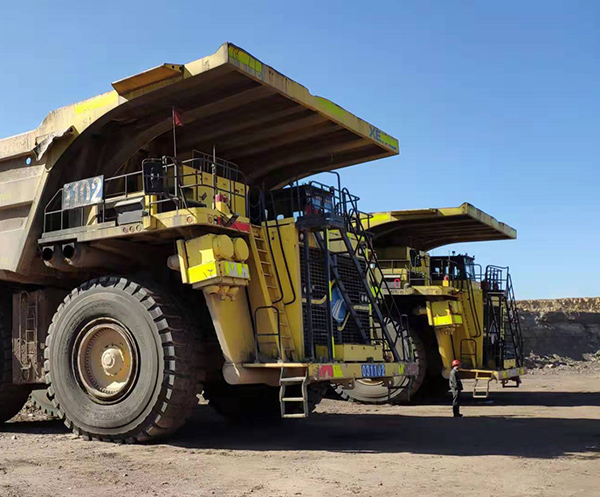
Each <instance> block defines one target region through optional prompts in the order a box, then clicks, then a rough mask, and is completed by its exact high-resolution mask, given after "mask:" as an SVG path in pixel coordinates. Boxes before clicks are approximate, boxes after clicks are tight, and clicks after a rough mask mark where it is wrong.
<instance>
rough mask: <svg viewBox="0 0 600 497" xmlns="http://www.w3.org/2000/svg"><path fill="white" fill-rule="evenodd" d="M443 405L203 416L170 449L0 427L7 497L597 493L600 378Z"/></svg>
mask: <svg viewBox="0 0 600 497" xmlns="http://www.w3.org/2000/svg"><path fill="white" fill-rule="evenodd" d="M492 398H493V401H487V402H486V401H483V402H481V401H479V402H475V401H474V400H473V399H470V400H467V401H466V402H465V404H466V405H465V406H464V407H463V412H464V414H465V417H464V418H462V419H454V418H451V417H450V408H449V407H448V406H447V405H445V403H437V404H436V403H431V404H429V405H416V406H409V407H399V406H398V407H396V406H383V407H376V406H362V405H356V404H348V403H344V402H341V401H334V400H325V401H323V403H322V404H321V406H320V407H319V409H318V413H317V414H315V415H313V416H312V417H311V418H310V419H308V420H290V421H291V422H289V423H285V424H283V425H278V426H272V427H246V428H244V427H239V426H231V425H228V424H226V423H225V422H223V420H222V419H221V418H219V417H218V416H217V415H215V414H214V413H213V412H212V411H211V409H210V408H209V407H208V406H206V405H199V406H198V409H197V412H196V414H195V417H194V419H193V420H192V422H191V423H189V424H188V425H187V427H185V428H184V429H182V430H181V431H180V432H179V433H178V434H177V435H176V436H175V437H173V438H172V439H170V440H169V441H167V442H165V443H161V444H156V445H145V446H140V445H138V446H122V445H112V444H107V443H100V442H85V441H82V440H80V439H77V438H76V437H74V436H73V435H71V434H70V433H68V432H67V430H66V429H65V428H64V426H63V425H62V423H61V422H60V421H58V420H47V419H43V418H44V416H41V415H39V414H38V413H34V412H32V411H31V410H24V411H22V412H21V414H20V415H18V416H17V417H16V418H15V419H14V420H13V421H12V422H10V423H7V424H5V425H3V426H2V427H1V428H0V495H1V496H10V497H15V496H52V497H55V496H71V495H90V496H102V497H106V495H111V494H113V492H115V491H119V492H121V493H123V494H126V495H127V496H132V497H133V496H147V495H150V496H151V495H160V496H165V497H166V496H187V495H199V496H204V495H206V496H213V495H217V496H270V497H271V496H286V497H287V496H306V497H310V496H319V497H321V496H323V495H327V496H346V495H365V496H369V495H370V496H404V495H406V496H411V497H414V496H415V495H420V496H444V497H445V496H448V495H460V496H461V497H467V496H477V497H485V496H491V495H501V496H502V495H510V496H511V497H516V496H527V497H531V496H544V497H547V496H548V497H552V496H560V497H568V496H580V495H581V496H595V495H600V372H598V371H589V372H581V371H578V372H575V371H559V370H536V371H534V374H533V375H531V376H529V377H527V378H526V380H525V383H524V385H523V386H522V388H520V389H518V390H517V389H511V390H509V389H505V390H501V389H499V388H496V387H495V388H494V391H493V397H492Z"/></svg>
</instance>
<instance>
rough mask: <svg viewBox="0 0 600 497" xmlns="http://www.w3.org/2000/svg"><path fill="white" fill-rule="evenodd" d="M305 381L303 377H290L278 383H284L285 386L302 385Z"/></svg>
mask: <svg viewBox="0 0 600 497" xmlns="http://www.w3.org/2000/svg"><path fill="white" fill-rule="evenodd" d="M305 379H306V377H304V376H290V377H288V378H281V379H280V380H279V382H280V383H286V384H290V383H302V382H303V381H304V380H305Z"/></svg>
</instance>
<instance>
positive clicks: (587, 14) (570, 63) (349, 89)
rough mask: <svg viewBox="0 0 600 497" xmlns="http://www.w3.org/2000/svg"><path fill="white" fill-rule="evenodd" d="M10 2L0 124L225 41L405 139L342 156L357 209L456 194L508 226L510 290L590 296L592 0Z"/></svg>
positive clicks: (599, 100) (1, 36)
mask: <svg viewBox="0 0 600 497" xmlns="http://www.w3.org/2000/svg"><path fill="white" fill-rule="evenodd" d="M87 4H88V2H81V1H77V2H72V1H62V2H60V1H59V2H36V1H29V2H7V3H5V4H4V5H3V7H2V16H1V18H0V26H1V28H2V29H0V67H1V68H2V69H1V73H0V74H1V76H0V95H1V97H0V137H5V136H9V135H12V134H16V133H20V132H23V131H27V130H29V129H32V128H35V127H36V126H37V125H38V124H39V123H40V122H41V121H42V119H43V118H44V116H45V115H46V114H47V113H48V112H49V111H51V110H53V109H55V108H58V107H60V106H63V105H67V104H70V103H73V102H76V101H79V100H83V99H85V98H87V97H90V96H93V95H96V94H98V93H101V92H104V91H107V90H109V89H110V88H111V87H110V83H111V82H112V81H115V80H118V79H120V78H123V77H125V76H128V75H131V74H134V73H136V72H139V71H142V70H145V69H148V68H150V67H153V66H156V65H158V64H161V63H163V62H174V63H185V62H189V61H191V60H194V59H197V58H199V57H202V56H204V55H208V54H210V53H213V52H214V51H215V50H216V49H217V48H218V47H219V45H220V44H221V43H223V42H224V41H232V42H234V43H236V44H238V45H240V46H241V47H243V48H245V49H246V50H248V51H249V52H251V53H252V54H253V55H255V56H256V57H258V58H259V59H261V60H263V61H264V62H265V63H267V64H269V65H271V66H273V67H274V68H276V69H277V70H279V71H281V72H283V73H284V74H286V75H287V76H289V77H291V78H293V79H295V80H296V81H299V82H300V83H302V84H304V85H305V86H307V87H308V88H309V90H310V91H311V92H312V93H313V94H318V95H321V96H324V97H328V98H330V99H332V100H333V101H335V102H336V103H338V104H339V105H342V106H343V107H345V108H347V109H348V110H350V111H352V112H354V113H355V114H357V115H359V116H360V117H362V118H364V119H366V120H368V121H370V122H372V123H373V124H375V125H377V126H378V127H380V128H382V129H383V130H385V131H386V132H388V133H390V134H392V135H394V136H395V137H397V138H398V139H399V141H400V149H401V153H400V155H399V156H397V157H393V158H389V159H385V160H382V161H378V162H375V163H371V164H364V165H359V166H355V167H352V168H348V169H345V170H343V173H342V177H343V180H344V182H345V184H346V185H347V186H348V187H349V188H350V189H351V191H354V192H355V193H356V194H357V195H359V196H360V197H361V198H362V200H363V203H362V205H363V208H364V209H365V210H388V209H409V208H422V207H436V206H455V205H459V204H460V203H462V202H465V201H468V202H471V203H472V204H474V205H475V206H477V207H479V208H481V209H483V210H484V211H486V212H488V213H490V214H492V215H493V216H495V217H496V218H497V219H499V220H500V221H503V222H506V223H507V224H510V225H511V226H513V227H515V228H516V229H517V230H518V232H519V239H518V240H517V241H506V242H490V243H479V244H470V245H454V246H451V247H449V248H447V249H439V250H437V253H438V254H441V253H447V252H448V250H457V251H459V250H460V251H465V250H468V251H469V252H470V253H475V254H476V255H477V260H478V262H479V263H481V264H484V265H485V264H488V263H495V264H499V265H508V266H510V268H511V273H512V274H513V280H514V282H515V286H516V292H517V297H519V298H556V297H575V296H597V295H600V288H599V285H600V264H598V263H596V261H597V256H598V255H599V251H598V247H599V245H600V221H599V214H600V169H599V167H598V166H599V165H600V84H599V82H600V28H599V26H600V3H599V2H594V1H587V2H586V1H562V2H556V1H548V0H546V1H527V2H522V1H504V2H487V1H483V0H482V1H479V2H476V1H454V2H423V1H416V0H415V1H410V2H409V1H385V0H380V1H379V2H364V1H349V0H346V1H325V0H322V1H320V2H312V1H303V2H281V1H279V2H261V1H253V2H247V1H236V0H229V1H227V2H197V1H177V0H171V1H169V2H158V1H151V0H149V1H145V2H127V1H121V2H113V1H103V2H93V3H92V2H89V5H87Z"/></svg>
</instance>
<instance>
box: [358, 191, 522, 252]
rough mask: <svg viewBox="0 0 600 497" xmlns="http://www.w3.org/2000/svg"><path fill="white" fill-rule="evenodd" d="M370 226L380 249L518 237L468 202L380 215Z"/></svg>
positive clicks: (374, 214) (510, 229) (421, 247)
mask: <svg viewBox="0 0 600 497" xmlns="http://www.w3.org/2000/svg"><path fill="white" fill-rule="evenodd" d="M369 224H370V230H371V231H372V232H373V233H374V237H375V245H376V247H379V246H383V247H400V246H404V247H411V248H414V249H418V250H431V249H434V248H436V247H441V246H443V245H448V244H450V243H458V242H473V241H487V240H510V239H515V238H516V237H517V231H516V230H515V229H514V228H511V227H510V226H508V225H507V224H504V223H501V222H499V221H497V220H496V219H495V218H494V217H492V216H490V215H489V214H486V213H485V212H483V211H481V210H479V209H477V208H476V207H474V206H473V205H471V204H469V203H466V202H465V203H463V204H461V205H460V206H458V207H448V208H437V209H414V210H402V211H389V212H376V213H373V214H372V215H371V217H370V219H369Z"/></svg>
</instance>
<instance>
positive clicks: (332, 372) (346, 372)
mask: <svg viewBox="0 0 600 497" xmlns="http://www.w3.org/2000/svg"><path fill="white" fill-rule="evenodd" d="M373 365H374V363H372V362H362V363H361V362H333V363H331V362H322V363H314V362H297V363H288V362H281V363H267V364H257V363H248V364H244V365H243V366H244V368H247V369H253V370H257V369H266V370H273V369H282V368H286V369H288V368H296V369H306V370H307V373H308V374H307V376H308V379H309V381H312V382H318V381H330V382H332V383H336V382H344V381H347V380H352V379H360V378H365V376H364V372H363V366H366V367H367V368H369V367H372V366H373ZM378 366H379V367H381V368H382V369H383V372H384V376H378V377H377V379H378V380H383V379H386V378H396V377H402V376H411V375H414V374H415V368H416V364H415V363H394V362H386V363H380V364H378Z"/></svg>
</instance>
